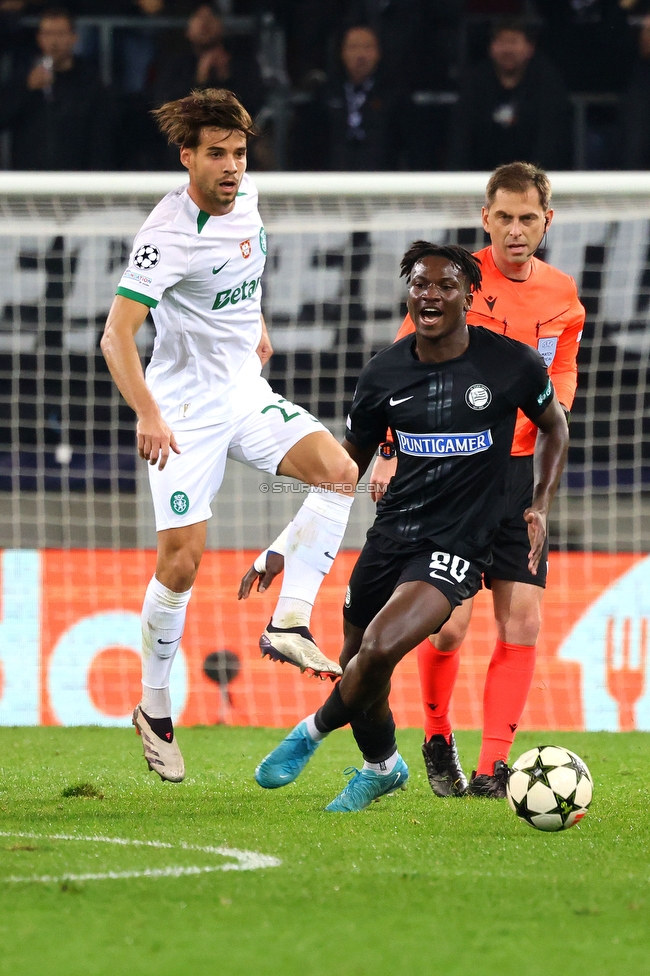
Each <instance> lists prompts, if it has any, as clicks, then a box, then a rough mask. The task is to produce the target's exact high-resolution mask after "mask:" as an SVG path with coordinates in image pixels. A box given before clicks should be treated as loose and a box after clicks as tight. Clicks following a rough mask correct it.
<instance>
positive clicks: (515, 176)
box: [485, 162, 551, 211]
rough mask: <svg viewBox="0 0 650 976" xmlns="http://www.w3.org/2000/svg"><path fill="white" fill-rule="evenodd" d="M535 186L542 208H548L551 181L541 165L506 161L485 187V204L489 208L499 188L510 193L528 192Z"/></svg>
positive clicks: (496, 170)
mask: <svg viewBox="0 0 650 976" xmlns="http://www.w3.org/2000/svg"><path fill="white" fill-rule="evenodd" d="M531 187H535V189H536V190H537V193H538V194H539V202H540V204H541V207H542V210H544V211H546V210H548V205H549V203H550V202H551V181H550V180H549V178H548V176H547V175H546V173H545V172H544V170H543V169H540V168H539V166H535V165H534V164H533V163H522V162H517V163H505V164H504V165H503V166H498V167H497V168H496V169H495V171H494V173H493V174H492V176H491V177H490V179H489V180H488V182H487V186H486V187H485V205H486V207H487V209H488V210H489V209H490V207H491V206H492V204H493V203H494V198H495V196H496V192H497V190H507V191H508V193H528V191H529V190H530V189H531Z"/></svg>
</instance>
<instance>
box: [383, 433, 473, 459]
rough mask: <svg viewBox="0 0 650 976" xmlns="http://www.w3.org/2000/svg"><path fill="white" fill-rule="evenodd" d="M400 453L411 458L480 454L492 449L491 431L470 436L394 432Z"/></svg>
mask: <svg viewBox="0 0 650 976" xmlns="http://www.w3.org/2000/svg"><path fill="white" fill-rule="evenodd" d="M395 433H396V434H397V439H398V442H399V448H400V451H402V452H403V453H404V454H410V455H412V456H413V457H449V456H450V455H456V456H459V455H463V454H481V453H482V452H483V451H487V450H488V449H489V448H490V447H492V431H490V430H481V431H475V432H474V433H472V434H405V433H404V432H403V431H401V430H396V431H395Z"/></svg>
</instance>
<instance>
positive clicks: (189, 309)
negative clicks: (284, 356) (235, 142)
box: [117, 174, 266, 430]
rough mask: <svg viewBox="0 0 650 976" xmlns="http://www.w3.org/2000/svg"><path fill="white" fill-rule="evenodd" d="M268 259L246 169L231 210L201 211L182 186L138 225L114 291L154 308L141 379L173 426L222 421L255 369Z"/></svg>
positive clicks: (257, 369)
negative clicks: (153, 338)
mask: <svg viewBox="0 0 650 976" xmlns="http://www.w3.org/2000/svg"><path fill="white" fill-rule="evenodd" d="M265 261H266V234H265V232H264V227H263V226H262V221H261V219H260V215H259V212H258V209H257V189H256V187H255V184H254V183H253V181H252V180H251V178H250V177H249V176H248V175H247V174H244V178H243V179H242V182H241V186H240V188H239V193H238V194H237V198H236V201H235V206H234V208H233V210H232V211H231V212H230V213H229V214H225V215H224V216H222V217H213V216H211V215H210V214H207V213H205V211H203V210H199V208H198V207H197V205H196V204H195V203H194V201H193V200H192V199H191V197H190V196H189V194H188V192H187V189H186V188H185V187H179V188H178V189H177V190H172V192H171V193H168V194H167V196H166V197H163V199H162V200H161V201H160V203H159V204H158V205H157V206H156V207H154V209H153V210H152V211H151V214H150V215H149V217H147V219H146V221H145V222H144V224H143V225H142V227H141V229H140V231H139V232H138V234H137V236H136V238H135V241H134V244H133V251H132V252H131V257H130V259H129V266H128V268H127V269H126V271H125V272H124V274H123V275H122V278H121V280H120V284H119V287H118V289H117V294H118V295H123V296H125V297H126V298H131V299H133V300H134V301H137V302H142V303H143V304H144V305H148V306H149V307H150V308H151V310H152V316H153V320H154V324H155V326H156V341H155V343H154V348H153V355H152V357H151V362H150V363H149V366H148V367H147V371H146V381H147V385H148V387H149V389H150V390H151V393H152V394H153V397H154V399H155V401H156V403H157V404H158V406H159V407H160V410H161V413H162V416H163V419H164V420H165V421H166V423H168V424H169V426H170V427H171V428H172V429H185V430H192V429H195V428H198V427H205V426H209V425H212V424H218V423H222V422H224V421H226V420H228V419H229V418H230V417H231V416H232V414H233V410H234V409H236V407H237V406H238V404H239V403H240V401H242V400H245V397H246V389H247V385H248V384H249V382H250V380H251V379H253V378H256V377H259V375H260V372H261V369H262V364H261V362H260V359H259V357H258V356H257V354H256V351H255V350H256V349H257V346H258V344H259V341H260V338H261V333H262V324H261V294H262V288H261V277H262V272H263V271H264V263H265Z"/></svg>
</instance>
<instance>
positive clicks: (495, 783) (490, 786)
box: [467, 759, 511, 800]
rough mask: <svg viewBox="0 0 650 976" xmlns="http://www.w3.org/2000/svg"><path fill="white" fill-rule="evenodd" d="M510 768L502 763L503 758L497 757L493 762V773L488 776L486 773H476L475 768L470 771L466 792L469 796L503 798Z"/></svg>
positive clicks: (491, 798)
mask: <svg viewBox="0 0 650 976" xmlns="http://www.w3.org/2000/svg"><path fill="white" fill-rule="evenodd" d="M510 773H511V769H510V767H509V766H508V765H507V763H504V761H503V759H497V761H496V762H495V764H494V775H492V776H488V775H487V773H481V774H480V775H479V776H477V775H476V770H474V771H473V772H472V775H471V777H470V781H469V786H468V788H467V792H468V793H469V795H470V796H480V797H485V798H487V799H490V800H505V798H506V783H507V782H508V778H509V776H510Z"/></svg>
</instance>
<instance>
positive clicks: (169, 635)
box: [141, 576, 192, 718]
mask: <svg viewBox="0 0 650 976" xmlns="http://www.w3.org/2000/svg"><path fill="white" fill-rule="evenodd" d="M191 595H192V590H191V588H190V589H189V590H186V591H185V592H184V593H174V591H173V590H170V589H168V588H167V587H166V586H163V584H162V583H161V582H160V581H159V580H157V579H156V577H155V576H152V577H151V579H150V581H149V586H148V587H147V592H146V593H145V597H144V603H143V604H142V618H141V619H142V710H143V711H144V712H146V714H147V715H149V717H150V718H169V717H170V716H171V700H170V697H169V673H170V671H171V669H172V663H173V661H174V656H175V654H176V651H177V650H178V645H179V644H180V641H181V637H182V636H183V628H184V626H185V610H186V608H187V604H188V602H189V599H190V596H191ZM145 703H146V704H145Z"/></svg>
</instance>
